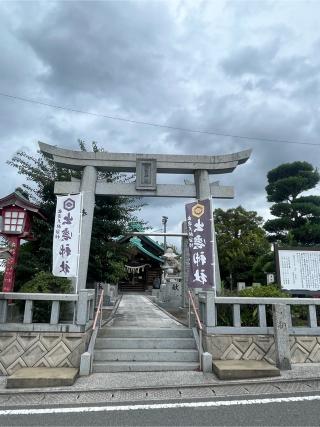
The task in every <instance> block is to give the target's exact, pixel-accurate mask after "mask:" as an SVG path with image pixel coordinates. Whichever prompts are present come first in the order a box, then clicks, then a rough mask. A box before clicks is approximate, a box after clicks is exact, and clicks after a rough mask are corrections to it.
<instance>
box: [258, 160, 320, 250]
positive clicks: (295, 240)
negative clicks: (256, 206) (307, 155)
mask: <svg viewBox="0 0 320 427" xmlns="http://www.w3.org/2000/svg"><path fill="white" fill-rule="evenodd" d="M267 177H268V185H267V186H266V191H267V200H268V201H269V202H274V204H273V205H272V206H271V208H270V212H271V214H272V215H273V216H275V218H273V219H269V220H268V221H266V223H265V224H264V228H265V230H267V232H268V233H269V239H270V241H273V242H281V243H284V244H289V245H315V244H319V243H320V196H308V195H307V196H302V195H301V193H303V192H304V191H307V190H311V189H312V188H314V187H315V186H316V185H317V184H318V182H319V180H320V175H319V173H318V171H317V169H315V168H314V167H313V166H312V165H311V164H310V163H307V162H293V163H284V164H282V165H280V166H278V167H277V168H275V169H272V170H271V171H270V172H269V173H268V175H267Z"/></svg>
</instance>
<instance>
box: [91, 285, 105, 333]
mask: <svg viewBox="0 0 320 427" xmlns="http://www.w3.org/2000/svg"><path fill="white" fill-rule="evenodd" d="M103 294H104V289H102V291H101V294H100V298H99V303H98V306H97V311H96V315H95V317H94V322H93V327H92V330H93V331H94V330H95V329H96V326H97V321H98V316H99V313H100V322H99V328H101V323H102V302H103Z"/></svg>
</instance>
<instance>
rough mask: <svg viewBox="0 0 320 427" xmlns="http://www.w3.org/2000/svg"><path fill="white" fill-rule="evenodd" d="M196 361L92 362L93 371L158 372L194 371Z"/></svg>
mask: <svg viewBox="0 0 320 427" xmlns="http://www.w3.org/2000/svg"><path fill="white" fill-rule="evenodd" d="M198 369H199V363H196V362H185V363H178V362H94V363H93V372H94V373H101V372H158V371H196V370H198Z"/></svg>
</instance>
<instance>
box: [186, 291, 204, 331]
mask: <svg viewBox="0 0 320 427" xmlns="http://www.w3.org/2000/svg"><path fill="white" fill-rule="evenodd" d="M188 295H189V313H190V301H191V304H192V307H193V310H194V314H195V315H196V319H197V323H198V327H199V329H200V331H202V329H203V327H202V325H201V320H200V317H199V314H198V309H197V307H196V305H195V303H194V300H193V296H192V293H191V291H188ZM189 327H190V316H189Z"/></svg>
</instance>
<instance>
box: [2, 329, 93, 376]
mask: <svg viewBox="0 0 320 427" xmlns="http://www.w3.org/2000/svg"><path fill="white" fill-rule="evenodd" d="M89 338H90V334H89V332H86V333H61V332H39V333H37V332H1V333H0V375H1V374H2V375H11V374H12V373H13V372H15V371H16V370H18V369H20V368H24V367H33V366H35V367H41V366H43V367H52V368H55V367H75V368H78V367H79V365H80V356H81V354H82V353H83V352H84V351H86V346H87V342H88V340H89Z"/></svg>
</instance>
